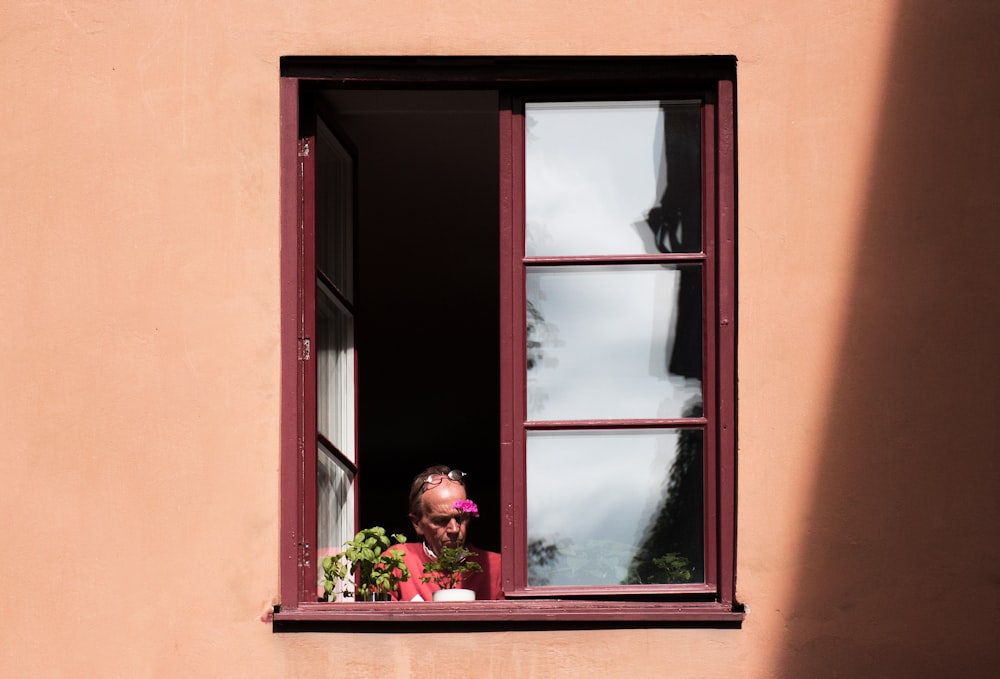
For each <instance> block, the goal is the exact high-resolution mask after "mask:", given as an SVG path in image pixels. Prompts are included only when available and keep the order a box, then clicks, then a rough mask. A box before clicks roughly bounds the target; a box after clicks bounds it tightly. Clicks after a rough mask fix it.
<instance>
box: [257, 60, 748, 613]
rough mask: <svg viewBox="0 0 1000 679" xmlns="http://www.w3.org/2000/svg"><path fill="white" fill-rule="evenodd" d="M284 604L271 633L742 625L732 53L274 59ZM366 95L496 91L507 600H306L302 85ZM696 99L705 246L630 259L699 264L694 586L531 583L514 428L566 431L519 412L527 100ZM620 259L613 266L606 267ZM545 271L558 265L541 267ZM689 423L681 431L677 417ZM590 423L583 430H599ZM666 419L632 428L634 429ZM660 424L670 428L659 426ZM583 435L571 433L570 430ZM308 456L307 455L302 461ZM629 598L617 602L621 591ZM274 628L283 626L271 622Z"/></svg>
mask: <svg viewBox="0 0 1000 679" xmlns="http://www.w3.org/2000/svg"><path fill="white" fill-rule="evenodd" d="M281 76H282V77H281V80H280V106H281V125H280V135H281V161H280V162H281V167H280V171H281V389H282V394H281V424H280V438H281V441H280V446H281V451H280V453H281V470H280V475H281V476H280V478H281V540H280V559H281V569H280V573H281V589H280V591H281V602H282V603H281V605H280V606H278V607H276V611H275V616H274V617H275V621H276V626H279V627H281V626H291V627H292V628H294V627H295V626H296V625H299V624H301V623H327V624H339V623H348V624H358V623H364V622H379V623H382V622H389V621H392V622H434V621H437V622H443V623H447V622H456V621H465V622H469V621H478V622H483V623H497V624H506V623H515V622H528V623H531V622H540V621H545V622H546V623H547V624H555V625H558V624H561V623H565V624H576V623H588V624H589V623H599V624H604V625H607V624H615V623H617V624H628V623H633V622H651V621H661V622H667V623H670V622H681V623H713V624H739V622H740V621H741V620H742V617H743V611H742V607H741V606H740V605H739V604H738V603H737V601H736V597H735V548H736V543H735V521H736V505H735V499H736V327H735V319H736V313H735V312H736V260H735V229H736V224H735V215H736V209H735V208H736V181H735V180H736V164H735V155H736V148H735V59H734V58H733V57H724V56H715V57H576V58H573V57H557V58H531V57H507V58H447V57H438V58H416V57H409V58H408V57H395V58H356V57H331V58H313V57H285V58H282V60H281ZM327 84H328V85H329V86H335V85H337V84H339V86H342V87H343V86H346V87H371V88H430V89H449V88H456V89H460V88H480V89H482V88H495V89H497V90H498V91H499V92H500V94H501V96H500V102H501V104H500V110H499V111H498V127H499V139H500V144H501V149H500V165H501V167H500V181H501V185H500V190H499V195H500V224H499V225H498V228H499V230H500V252H499V256H500V258H501V266H500V271H501V274H500V275H501V280H500V288H501V299H500V309H501V338H500V346H501V355H502V356H501V362H500V367H501V378H500V387H501V430H500V461H501V469H502V472H501V474H502V478H501V485H502V488H501V499H502V508H503V516H502V517H501V518H502V556H503V571H502V575H503V584H504V590H505V592H506V594H507V596H508V598H507V599H506V600H503V601H477V602H472V603H464V604H444V603H433V604H429V603H426V602H421V603H412V602H398V603H393V604H382V605H371V604H365V603H317V602H316V598H315V593H316V577H315V574H316V565H315V557H314V555H313V554H312V547H311V545H314V544H315V541H316V535H315V532H316V526H315V512H316V495H315V454H312V455H309V454H308V452H307V451H308V450H309V448H310V446H309V445H307V443H306V442H307V441H309V440H312V441H313V447H314V446H315V437H316V430H315V394H312V393H310V389H312V390H313V391H314V390H315V381H314V378H310V377H309V375H310V374H311V373H310V368H311V366H309V363H308V362H309V355H308V353H309V352H308V350H304V349H303V340H304V339H307V338H308V331H309V327H311V325H310V322H311V319H310V318H309V316H310V314H312V315H314V313H315V312H314V311H310V308H309V304H310V303H309V298H310V295H309V294H307V293H304V290H307V289H308V286H315V273H314V267H315V265H314V264H312V265H311V266H310V262H314V259H313V255H312V253H311V251H310V249H311V248H310V246H309V243H310V242H311V237H310V235H309V234H310V229H311V228H312V226H311V219H312V216H311V211H312V209H313V208H312V203H313V195H314V192H315V186H314V184H313V178H312V176H311V174H310V165H309V161H308V160H305V161H303V143H308V131H307V130H306V131H304V127H303V126H302V123H301V121H302V120H303V119H304V116H303V113H304V111H303V110H301V109H302V105H303V90H304V89H305V88H307V87H317V86H321V87H322V86H327ZM640 93H646V94H651V95H652V96H656V97H660V98H675V97H677V98H679V97H691V96H696V97H697V98H699V99H700V100H701V101H702V123H703V125H702V129H703V133H702V134H703V138H702V142H703V168H702V172H703V193H702V203H703V220H704V222H703V249H702V252H701V253H693V254H675V255H640V256H637V257H635V258H627V259H628V260H629V261H636V260H639V259H641V260H643V261H650V262H664V261H667V262H671V263H682V262H698V263H702V264H703V265H704V267H705V268H704V286H703V289H704V292H703V310H704V313H703V323H704V324H705V325H704V328H703V336H704V338H705V349H704V360H703V365H704V370H705V374H704V385H705V387H704V389H705V401H704V411H705V415H704V417H703V418H701V419H700V420H699V426H701V427H703V431H704V438H705V461H706V466H705V496H704V503H705V514H704V518H705V558H706V562H705V564H706V577H705V582H704V583H699V584H698V585H681V586H676V585H674V586H666V587H665V588H656V587H652V588H650V587H649V586H643V588H644V589H643V593H642V594H637V593H636V591H635V590H634V589H631V590H628V588H606V589H604V590H601V589H599V588H593V587H587V588H576V589H569V588H557V589H555V590H551V591H549V592H545V593H543V594H539V593H538V592H537V591H532V590H531V588H528V587H527V554H526V551H527V535H526V526H525V519H524V507H525V497H526V496H525V461H524V449H525V438H526V431H527V430H528V429H530V428H533V427H534V428H544V427H546V426H558V425H560V424H564V423H545V424H539V423H531V422H529V421H527V420H526V416H525V412H526V409H525V379H526V377H525V370H524V365H525V346H524V338H525V323H526V321H525V314H524V300H525V290H524V278H525V267H526V266H530V265H531V264H533V263H543V262H540V260H539V259H538V258H534V259H533V260H531V261H529V260H528V259H527V258H525V257H523V255H522V253H523V252H524V250H523V233H524V225H523V219H524V177H523V144H524V128H523V114H522V113H520V110H519V106H520V101H521V100H522V99H523V98H533V99H544V98H546V97H548V96H559V97H560V98H566V97H574V96H577V97H582V98H586V99H595V98H598V97H597V95H600V97H605V98H635V97H636V96H637V95H638V94H640ZM618 259H621V258H618ZM544 263H555V264H559V263H561V262H557V261H551V262H544ZM685 423H686V424H691V422H690V421H685ZM606 424H607V423H602V422H596V421H595V422H589V423H585V424H584V425H583V426H584V427H587V426H592V427H597V426H603V425H606ZM649 424H654V425H657V426H662V425H664V424H665V423H664V422H663V421H642V420H632V421H628V422H627V423H625V424H621V423H617V424H615V425H614V426H624V427H638V426H644V425H649ZM666 424H668V425H669V424H670V423H666ZM575 425H576V426H580V423H575ZM310 458H311V459H310ZM626 591H627V595H626V596H618V595H619V594H622V593H623V592H626ZM281 628H284V627H281Z"/></svg>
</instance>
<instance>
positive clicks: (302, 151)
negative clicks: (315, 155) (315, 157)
mask: <svg viewBox="0 0 1000 679" xmlns="http://www.w3.org/2000/svg"><path fill="white" fill-rule="evenodd" d="M308 157H309V140H308V139H300V140H299V158H308Z"/></svg>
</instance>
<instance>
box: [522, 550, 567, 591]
mask: <svg viewBox="0 0 1000 679" xmlns="http://www.w3.org/2000/svg"><path fill="white" fill-rule="evenodd" d="M560 556H561V555H560V554H559V546H558V545H557V544H556V543H554V542H546V541H545V540H543V539H542V538H537V539H535V540H531V541H529V542H528V582H529V583H530V584H532V585H535V586H536V587H543V586H545V585H547V584H549V582H550V581H551V578H550V577H549V575H548V572H549V571H550V570H551V569H552V567H553V566H554V565H555V563H556V561H558V560H559V557H560Z"/></svg>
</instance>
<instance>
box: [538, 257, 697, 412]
mask: <svg viewBox="0 0 1000 679" xmlns="http://www.w3.org/2000/svg"><path fill="white" fill-rule="evenodd" d="M679 277H680V271H679V267H677V266H662V265H643V266H634V265H633V266H628V267H603V266H602V267H597V268H595V267H533V268H531V269H529V272H528V286H527V287H528V298H529V300H530V301H531V302H532V304H534V306H535V308H536V309H537V310H538V311H539V313H540V315H541V316H542V317H543V318H544V322H545V330H544V332H540V333H539V336H538V337H536V338H535V339H537V340H538V341H540V342H541V343H542V350H541V353H542V356H543V358H542V360H541V361H540V362H539V363H538V365H537V366H536V367H534V368H533V369H532V370H530V371H529V372H528V417H529V418H531V419H547V420H561V419H617V418H631V419H635V418H659V417H681V416H682V411H683V408H684V405H685V404H686V403H687V402H688V401H690V400H691V399H692V398H694V397H699V396H700V395H701V385H700V382H698V381H696V380H685V379H684V378H682V377H678V376H676V375H671V374H669V373H668V371H667V357H668V355H669V351H670V348H671V346H672V342H673V335H674V324H675V323H676V319H677V309H676V307H677V284H678V280H679Z"/></svg>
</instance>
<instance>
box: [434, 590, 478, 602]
mask: <svg viewBox="0 0 1000 679" xmlns="http://www.w3.org/2000/svg"><path fill="white" fill-rule="evenodd" d="M433 596H434V601H475V600H476V593H475V592H474V591H473V590H471V589H439V590H438V591H436V592H434V595H433Z"/></svg>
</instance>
